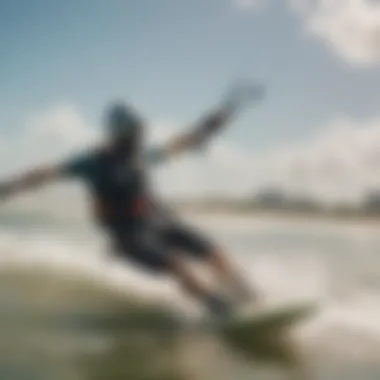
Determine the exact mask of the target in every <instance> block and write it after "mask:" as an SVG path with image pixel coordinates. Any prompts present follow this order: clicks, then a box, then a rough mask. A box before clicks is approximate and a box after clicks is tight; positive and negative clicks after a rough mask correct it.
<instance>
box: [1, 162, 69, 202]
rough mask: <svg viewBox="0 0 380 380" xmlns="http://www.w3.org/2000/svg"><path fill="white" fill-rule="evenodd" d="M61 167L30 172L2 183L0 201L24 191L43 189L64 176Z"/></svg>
mask: <svg viewBox="0 0 380 380" xmlns="http://www.w3.org/2000/svg"><path fill="white" fill-rule="evenodd" d="M63 172H64V171H63V170H62V168H61V167H59V166H55V167H53V166H52V167H44V168H38V169H35V170H30V171H28V172H25V173H23V174H21V175H19V176H16V177H13V178H11V179H9V180H7V181H4V182H0V199H5V198H8V197H10V196H13V195H16V194H18V193H21V192H23V191H27V190H31V189H34V188H38V187H41V186H42V185H44V184H45V183H48V182H51V181H54V180H57V179H58V178H60V177H61V176H62V175H63Z"/></svg>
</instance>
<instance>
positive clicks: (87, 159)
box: [63, 148, 166, 226]
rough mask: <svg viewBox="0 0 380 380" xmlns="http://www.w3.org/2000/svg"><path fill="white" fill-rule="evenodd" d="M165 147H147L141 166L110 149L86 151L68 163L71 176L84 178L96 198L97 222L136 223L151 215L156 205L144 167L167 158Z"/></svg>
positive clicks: (67, 166)
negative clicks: (116, 154)
mask: <svg viewBox="0 0 380 380" xmlns="http://www.w3.org/2000/svg"><path fill="white" fill-rule="evenodd" d="M165 159H166V154H165V151H164V149H160V148H153V149H149V150H146V151H145V152H144V153H143V155H142V159H141V162H140V163H139V164H138V165H133V164H131V163H128V161H127V160H123V159H120V158H118V157H115V155H114V154H113V153H112V152H111V151H110V150H107V149H99V150H93V151H90V152H87V153H86V154H84V155H82V156H80V157H76V158H74V159H72V160H70V161H69V162H67V163H65V164H64V166H63V170H64V172H65V174H67V175H68V176H70V177H76V178H79V179H82V180H84V181H85V182H86V183H87V185H88V187H89V189H90V192H91V195H92V197H93V199H94V206H95V207H94V209H95V210H94V211H95V216H96V219H97V221H98V222H99V223H100V224H102V225H104V226H112V225H118V224H121V223H126V222H127V223H133V222H136V221H137V220H142V219H144V218H146V217H148V216H149V215H150V214H151V213H152V212H153V211H154V209H155V207H156V205H155V202H154V201H153V198H152V196H151V194H150V192H149V187H148V184H147V178H146V173H145V168H146V166H147V165H151V164H156V163H160V162H162V161H164V160H165Z"/></svg>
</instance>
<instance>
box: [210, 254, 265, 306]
mask: <svg viewBox="0 0 380 380" xmlns="http://www.w3.org/2000/svg"><path fill="white" fill-rule="evenodd" d="M208 257H209V261H208V264H209V266H210V267H211V270H212V271H213V272H214V273H215V275H216V277H217V279H218V280H219V282H221V283H222V284H225V285H226V287H227V288H230V289H231V291H232V292H233V293H234V294H235V295H236V296H237V298H238V299H239V300H241V301H242V302H250V301H254V302H258V298H259V296H258V294H257V292H256V291H255V290H254V289H252V288H251V287H250V286H249V284H248V283H247V281H245V279H244V278H243V276H242V275H241V274H240V273H238V271H237V270H236V269H235V268H234V267H233V265H232V264H231V263H230V262H229V260H228V259H227V255H226V254H225V253H224V252H223V251H222V250H221V249H214V250H213V251H212V252H211V253H210V254H209V255H208Z"/></svg>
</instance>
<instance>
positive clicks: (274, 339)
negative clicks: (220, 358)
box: [214, 302, 318, 362]
mask: <svg viewBox="0 0 380 380" xmlns="http://www.w3.org/2000/svg"><path fill="white" fill-rule="evenodd" d="M317 311H318V305H317V304H316V303H312V302H310V303H306V302H304V303H298V304H289V305H282V306H277V307H270V308H269V307H267V308H260V309H258V308H245V309H244V310H238V311H237V312H236V313H235V314H234V315H233V316H232V317H230V318H226V319H223V320H219V321H218V322H217V323H216V324H215V326H214V331H215V332H216V333H217V334H218V335H219V336H220V337H221V338H222V339H224V340H225V341H226V342H227V343H228V345H229V346H230V347H233V348H235V349H238V350H240V351H241V352H244V353H245V354H246V355H248V356H253V357H255V358H262V359H270V360H273V359H275V360H281V361H288V362H289V361H290V360H294V356H295V354H294V347H293V345H292V343H291V342H290V340H289V337H288V335H287V332H289V330H290V328H291V327H292V326H294V325H295V324H297V323H300V322H302V321H305V320H307V319H308V318H311V317H312V316H313V315H315V314H316V313H317Z"/></svg>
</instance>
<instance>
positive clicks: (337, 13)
mask: <svg viewBox="0 0 380 380" xmlns="http://www.w3.org/2000/svg"><path fill="white" fill-rule="evenodd" d="M291 3H292V6H293V8H294V9H295V10H297V11H298V12H299V13H300V14H301V16H302V17H303V19H304V21H305V27H306V29H307V31H308V32H309V33H311V34H313V35H315V36H317V37H319V38H321V39H323V40H324V41H325V42H326V43H327V44H328V45H330V47H331V48H333V49H334V50H335V51H336V52H337V53H338V54H340V56H341V57H343V58H344V59H346V60H347V61H349V62H352V63H354V64H357V65H361V66H369V65H374V64H379V63H380V2H379V1H377V0H292V1H291Z"/></svg>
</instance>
